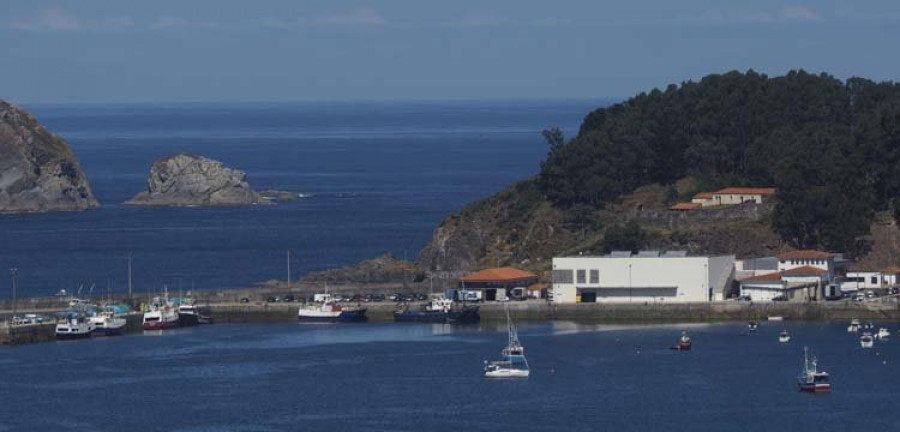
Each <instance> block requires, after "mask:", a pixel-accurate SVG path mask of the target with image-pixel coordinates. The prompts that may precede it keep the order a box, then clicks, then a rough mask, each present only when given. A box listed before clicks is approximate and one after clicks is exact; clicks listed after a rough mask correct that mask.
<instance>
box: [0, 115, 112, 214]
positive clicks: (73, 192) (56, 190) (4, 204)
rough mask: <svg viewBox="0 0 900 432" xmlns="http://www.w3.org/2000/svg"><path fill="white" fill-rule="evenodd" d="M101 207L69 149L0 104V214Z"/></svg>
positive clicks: (33, 122)
mask: <svg viewBox="0 0 900 432" xmlns="http://www.w3.org/2000/svg"><path fill="white" fill-rule="evenodd" d="M99 205H100V204H99V203H98V202H97V200H96V199H95V198H94V193H93V192H92V191H91V186H90V184H88V181H87V178H86V177H85V176H84V173H83V172H82V171H81V164H79V163H78V158H76V157H75V154H74V153H73V152H72V149H71V148H70V147H69V144H68V143H66V142H65V141H64V140H63V139H62V138H60V137H58V136H56V135H55V134H53V133H52V132H50V131H48V130H47V129H46V128H44V127H43V126H41V125H40V124H39V123H38V122H37V120H35V118H34V117H33V116H32V115H31V114H29V113H27V112H25V111H24V110H22V109H21V108H19V107H17V106H15V105H12V104H10V103H8V102H5V101H2V100H0V213H20V212H44V211H53V210H84V209H88V208H93V207H98V206H99Z"/></svg>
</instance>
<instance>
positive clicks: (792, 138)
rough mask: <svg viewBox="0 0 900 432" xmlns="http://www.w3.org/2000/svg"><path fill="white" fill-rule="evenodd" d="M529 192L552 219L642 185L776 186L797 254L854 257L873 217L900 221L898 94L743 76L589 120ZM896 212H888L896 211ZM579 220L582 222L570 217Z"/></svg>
mask: <svg viewBox="0 0 900 432" xmlns="http://www.w3.org/2000/svg"><path fill="white" fill-rule="evenodd" d="M545 137H546V138H548V141H550V142H551V144H552V145H551V149H550V152H549V154H548V156H547V159H546V160H545V161H544V162H543V163H542V164H541V172H540V175H539V185H540V189H541V191H542V192H543V194H544V195H545V196H546V197H547V198H548V199H549V200H550V201H551V202H552V203H553V204H554V206H556V207H559V208H574V207H579V206H589V207H591V208H596V209H600V208H604V207H605V206H606V205H607V204H609V203H611V202H613V201H614V200H616V199H617V198H619V197H621V196H623V195H625V194H628V193H630V192H632V191H634V190H635V189H636V188H638V187H640V186H642V185H646V184H653V183H656V184H662V185H669V184H673V183H674V182H675V181H676V180H678V179H681V178H684V177H688V176H690V177H693V178H696V179H698V180H699V182H700V184H704V185H707V186H709V187H720V186H775V187H777V188H778V202H779V203H778V206H777V207H776V210H775V214H774V216H773V221H772V227H773V229H774V230H775V231H776V232H777V233H778V234H779V235H780V236H781V237H782V238H783V239H784V240H785V241H787V242H788V243H790V244H792V245H793V246H795V247H798V248H824V249H828V250H841V251H847V252H850V253H852V254H860V253H864V252H865V251H866V243H865V242H864V241H862V240H861V237H862V236H864V235H865V234H867V233H868V230H869V226H870V224H871V222H872V220H873V217H874V214H875V212H876V211H881V210H893V211H894V212H895V214H896V213H900V201H898V200H896V198H898V197H900V85H896V84H894V83H875V82H872V81H869V80H866V79H861V78H852V79H849V80H847V81H846V82H842V81H840V80H837V79H835V78H833V77H830V76H828V75H824V74H823V75H812V74H808V73H806V72H803V71H798V72H791V73H789V74H787V75H786V76H782V77H774V78H769V77H767V76H765V75H762V74H758V73H755V72H753V71H749V72H747V73H739V72H731V73H727V74H724V75H710V76H707V77H705V78H703V79H702V80H700V81H699V82H687V83H684V84H682V85H681V86H677V85H670V86H669V87H668V88H666V89H665V90H653V91H651V92H649V93H642V94H639V95H637V96H635V97H633V98H631V99H629V100H627V101H625V102H622V103H619V104H615V105H612V106H610V107H607V108H600V109H597V110H595V111H594V112H592V113H590V114H589V115H588V116H587V117H586V118H585V120H584V122H583V124H582V125H581V129H580V131H579V133H578V135H577V136H576V137H575V138H574V139H572V140H570V141H569V142H567V143H565V144H562V145H561V144H559V142H560V141H561V137H559V136H558V135H556V134H552V135H547V134H545ZM895 201H896V203H895ZM579 212H580V213H584V210H583V209H582V210H579Z"/></svg>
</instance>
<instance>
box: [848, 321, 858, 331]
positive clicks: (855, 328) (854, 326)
mask: <svg viewBox="0 0 900 432" xmlns="http://www.w3.org/2000/svg"><path fill="white" fill-rule="evenodd" d="M858 331H859V320H858V319H854V320H852V321H850V325H849V326H847V333H856V332H858Z"/></svg>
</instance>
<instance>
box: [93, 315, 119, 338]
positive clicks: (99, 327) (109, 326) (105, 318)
mask: <svg viewBox="0 0 900 432" xmlns="http://www.w3.org/2000/svg"><path fill="white" fill-rule="evenodd" d="M90 322H91V324H93V325H94V329H93V333H94V334H95V335H98V336H114V335H120V334H122V332H124V331H125V324H127V322H126V321H125V318H121V317H117V316H116V314H115V312H113V311H103V312H100V313H98V314H96V315H94V316H92V317H91V318H90Z"/></svg>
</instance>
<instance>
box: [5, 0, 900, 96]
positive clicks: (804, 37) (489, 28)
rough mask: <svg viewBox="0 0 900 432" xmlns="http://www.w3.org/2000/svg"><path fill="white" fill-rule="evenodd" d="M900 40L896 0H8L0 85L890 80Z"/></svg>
mask: <svg viewBox="0 0 900 432" xmlns="http://www.w3.org/2000/svg"><path fill="white" fill-rule="evenodd" d="M898 41H900V1H896V0H877V1H863V0H859V1H836V0H832V1H815V2H813V1H807V2H803V1H777V0H756V1H714V0H630V1H627V2H626V1H609V2H606V1H599V0H571V1H566V0H554V1H546V0H545V1H534V0H498V1H487V0H482V1H467V0H444V1H424V0H382V1H366V0H346V1H340V0H327V1H299V0H298V1H294V0H253V1H231V0H195V1H191V0H152V1H124V0H78V1H42V0H28V1H24V0H23V1H13V0H3V1H2V4H0V98H2V99H8V100H11V101H14V102H20V103H26V102H107V101H115V102H129V101H134V102H138V101H275V100H354V99H497V98H570V97H581V98H598V97H620V96H629V95H632V94H634V93H636V92H638V91H642V90H646V89H650V88H653V87H662V86H665V85H666V84H667V83H670V82H681V81H684V80H688V79H697V78H699V77H702V76H703V75H705V74H708V73H711V72H723V71H727V70H731V69H740V70H746V69H749V68H752V69H755V70H758V71H761V72H765V73H768V74H773V75H774V74H781V73H783V72H785V71H787V70H790V69H794V68H804V69H807V70H810V71H815V72H820V71H825V72H829V73H832V74H834V75H836V76H838V77H841V78H846V77H849V76H865V77H870V78H874V79H876V80H895V79H897V76H898V74H900V56H898V55H897V51H898V48H897V42H898Z"/></svg>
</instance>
